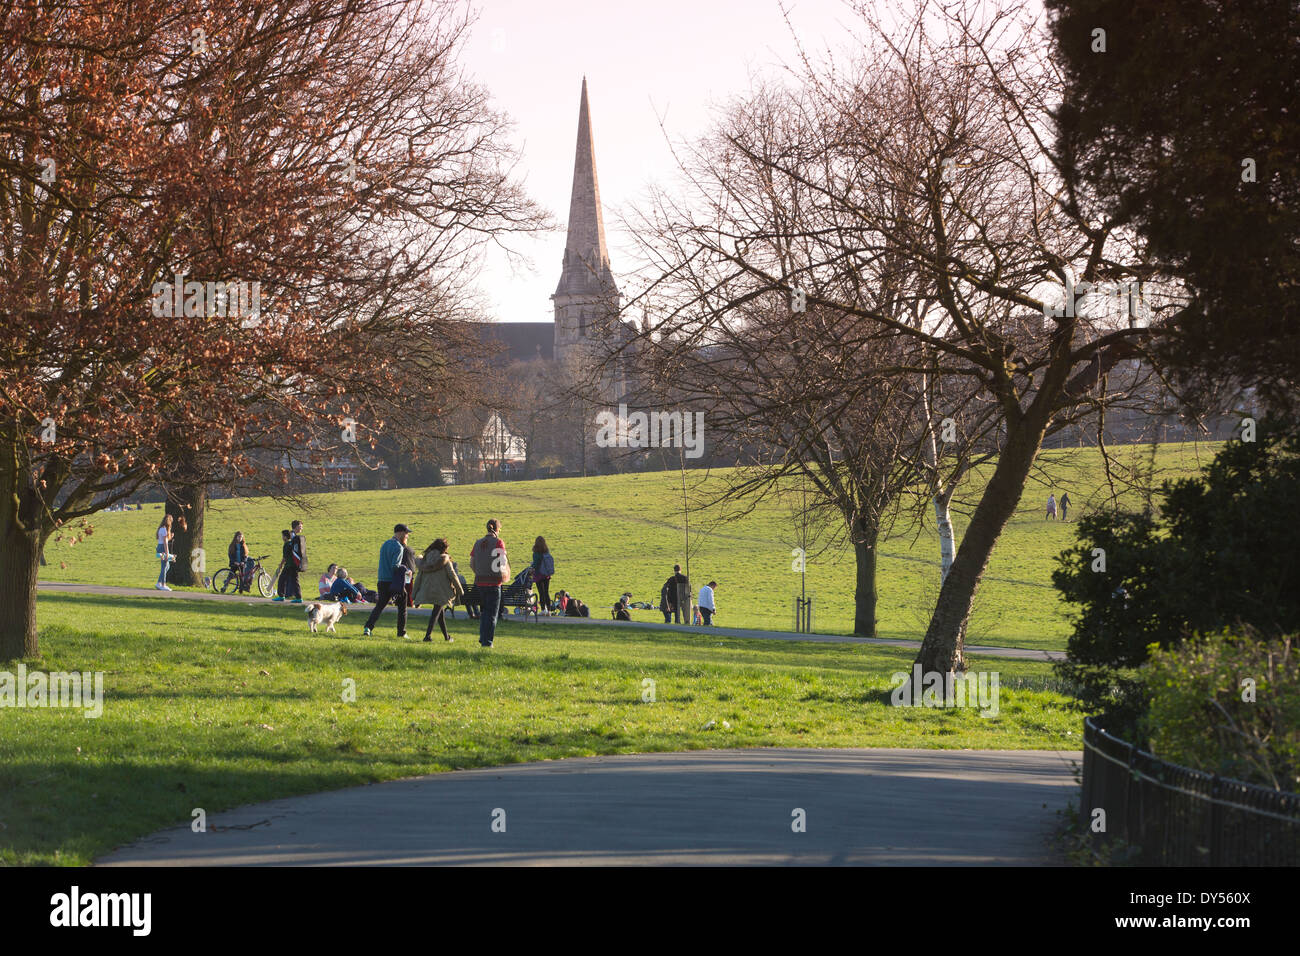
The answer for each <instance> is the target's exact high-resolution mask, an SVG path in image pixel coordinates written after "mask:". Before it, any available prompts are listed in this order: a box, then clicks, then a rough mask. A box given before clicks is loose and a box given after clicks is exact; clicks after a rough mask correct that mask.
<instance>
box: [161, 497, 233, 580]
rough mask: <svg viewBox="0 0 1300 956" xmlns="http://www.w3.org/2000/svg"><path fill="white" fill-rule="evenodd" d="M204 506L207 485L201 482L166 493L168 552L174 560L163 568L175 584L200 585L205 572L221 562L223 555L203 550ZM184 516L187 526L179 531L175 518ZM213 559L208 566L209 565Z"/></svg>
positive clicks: (212, 569)
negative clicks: (169, 524) (169, 527)
mask: <svg viewBox="0 0 1300 956" xmlns="http://www.w3.org/2000/svg"><path fill="white" fill-rule="evenodd" d="M207 506H208V488H207V485H204V484H193V485H183V486H181V487H179V488H175V489H173V490H171V491H169V492H168V493H167V504H166V506H165V507H166V509H167V513H168V514H169V515H172V518H173V520H172V533H173V534H174V535H175V537H174V538H173V539H172V554H174V555H176V563H175V564H173V565H172V566H171V568H170V569H169V570H168V571H167V583H168V584H173V585H177V586H179V587H195V588H201V587H203V577H204V575H205V574H212V573H213V572H214V571H215V570H216V569H217V568H218V567H222V566H224V565H225V557H226V556H225V555H224V554H222V555H213V556H212V561H209V560H208V555H207V553H206V552H205V551H204V549H203V519H204V517H205V515H206V512H207ZM181 515H184V516H185V523H186V525H187V526H188V527H187V529H186V530H184V531H182V530H181V528H180V522H179V521H177V520H176V518H178V517H180V516H181ZM213 562H216V564H214V565H213V566H212V567H211V568H209V567H208V565H209V564H212V563H213Z"/></svg>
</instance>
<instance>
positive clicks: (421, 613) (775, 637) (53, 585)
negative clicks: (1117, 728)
mask: <svg viewBox="0 0 1300 956" xmlns="http://www.w3.org/2000/svg"><path fill="white" fill-rule="evenodd" d="M40 589H41V590H42V591H63V592H67V593H70V594H108V595H119V596H121V597H146V598H159V599H170V600H178V599H180V600H196V601H235V602H239V603H243V604H270V603H271V602H270V601H269V600H268V599H267V598H263V597H247V596H244V595H236V594H216V593H214V592H212V591H171V592H166V591H158V590H156V589H154V588H125V587H114V586H111V585H103V584H67V583H63V582H59V581H41V582H40ZM384 613H385V614H390V613H391V614H396V613H397V609H396V608H394V607H391V606H390V607H387V608H385V609H384ZM408 613H409V614H410V616H411V617H413V618H414V617H427V616H428V614H429V612H428V611H427V610H424V609H422V608H414V609H412V610H411V611H409V612H408ZM510 619H511V620H515V619H516V618H515V617H514V616H513V615H512V616H511V618H510ZM537 623H538V624H540V625H543V626H545V625H556V624H558V625H566V626H567V625H578V626H583V627H617V628H640V629H642V630H648V631H685V632H687V633H692V634H704V635H709V636H718V637H752V638H759V639H763V640H772V641H809V642H812V643H816V644H880V645H882V646H885V647H907V648H911V649H913V650H915V649H918V648H920V646H921V642H920V641H903V640H893V639H891V638H884V637H849V636H847V635H839V634H796V633H794V632H793V631H763V630H757V629H755V628H741V627H690V626H687V625H684V624H656V623H654V622H652V621H606V620H601V619H599V618H590V617H543V618H539V619H538V621H537ZM965 651H966V654H967V655H971V656H980V657H1009V658H1018V659H1021V660H1027V661H1059V660H1064V659H1065V654H1064V653H1062V652H1060V651H1039V650H1029V649H1027V648H1023V647H985V646H981V645H977V644H967V645H966V647H965Z"/></svg>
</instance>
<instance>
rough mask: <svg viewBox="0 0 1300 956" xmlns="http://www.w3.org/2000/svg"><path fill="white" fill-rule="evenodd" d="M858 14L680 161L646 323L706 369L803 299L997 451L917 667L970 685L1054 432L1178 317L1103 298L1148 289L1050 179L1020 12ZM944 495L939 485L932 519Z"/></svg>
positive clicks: (916, 457)
mask: <svg viewBox="0 0 1300 956" xmlns="http://www.w3.org/2000/svg"><path fill="white" fill-rule="evenodd" d="M856 9H857V11H858V13H859V15H860V18H861V23H862V25H863V34H864V35H863V37H862V39H861V52H860V53H858V54H857V55H855V56H853V57H852V58H851V59H850V61H849V62H848V63H847V64H839V65H836V66H834V67H832V66H825V67H819V66H816V65H814V64H812V63H811V61H809V62H807V63H806V64H805V66H804V69H803V73H802V74H801V76H800V83H799V85H798V86H797V88H795V89H792V90H789V91H784V92H781V93H776V92H773V91H772V90H770V89H762V90H759V91H758V92H757V93H755V94H754V95H753V96H752V97H750V98H749V100H747V101H746V102H745V103H744V104H742V106H741V108H740V109H739V110H735V111H733V113H732V115H731V116H730V117H729V119H728V120H727V121H725V122H724V123H723V124H721V128H720V129H719V132H718V133H717V135H715V136H713V137H711V138H709V139H707V140H706V141H704V142H703V143H702V144H701V146H700V148H699V149H698V150H697V151H696V152H695V154H694V155H693V156H692V157H691V158H690V160H689V161H688V162H687V163H686V164H685V165H686V170H685V172H686V174H687V176H688V179H689V183H690V185H691V186H692V187H693V189H692V191H691V193H690V194H689V198H688V199H671V198H669V197H667V196H664V195H661V196H660V197H659V198H658V201H657V203H656V205H655V206H654V207H653V208H652V210H651V211H650V213H649V214H648V215H647V225H648V228H647V233H648V234H651V235H653V236H654V237H655V238H654V250H653V252H654V254H655V255H656V257H657V265H658V266H659V272H660V278H659V280H658V281H657V283H656V284H655V285H654V287H653V290H654V294H655V295H656V297H657V298H658V301H659V303H660V314H659V318H658V319H657V323H656V324H657V326H658V327H661V328H668V329H671V332H672V336H673V340H674V341H675V342H677V343H679V345H678V347H679V348H681V349H685V350H697V351H698V350H700V349H702V348H705V347H706V346H708V345H709V344H710V343H712V342H715V341H719V340H724V341H735V340H737V339H742V338H743V337H744V336H745V335H746V334H747V332H746V327H747V326H746V323H747V322H748V321H749V318H750V314H751V312H752V310H753V307H754V306H753V303H755V302H757V301H760V300H765V301H767V302H769V303H770V305H769V307H771V308H775V307H777V306H776V304H777V303H780V304H781V305H782V307H785V308H789V307H790V305H789V304H790V303H791V301H792V300H793V301H797V302H798V303H799V304H801V305H803V306H805V307H806V308H807V309H808V310H809V314H810V315H824V316H828V317H831V316H833V317H835V321H836V322H837V323H851V324H852V326H855V327H858V328H860V329H861V332H859V333H858V334H859V336H860V338H861V339H862V340H863V341H870V342H874V341H888V342H889V348H888V350H887V351H886V352H885V353H884V360H883V361H882V362H881V363H880V364H878V365H875V366H873V367H871V368H870V369H869V370H864V374H865V375H866V377H867V378H868V379H869V380H871V381H885V380H890V379H892V378H897V379H899V380H900V384H899V387H900V388H907V385H906V384H905V383H908V382H911V381H912V380H913V379H914V378H916V377H918V376H919V377H924V379H925V384H924V385H923V386H922V387H920V388H918V389H917V395H918V396H924V395H930V396H931V401H932V402H933V396H935V395H942V396H943V398H942V401H943V402H946V403H948V405H947V408H943V409H941V411H940V412H939V414H940V419H941V418H942V417H954V415H953V413H954V411H961V412H962V414H964V415H965V417H966V419H967V421H968V422H970V423H971V427H972V428H975V429H976V430H978V431H979V432H980V433H981V434H984V435H987V436H990V437H993V436H996V442H995V447H993V448H992V449H989V450H991V451H995V452H996V459H995V461H996V464H995V466H994V468H993V471H992V474H991V476H990V477H989V480H988V482H987V483H986V484H985V486H984V488H983V491H982V493H981V495H980V497H979V500H978V503H977V504H976V505H975V507H974V510H973V513H972V514H971V518H970V522H969V525H968V526H967V528H966V531H965V534H964V536H963V538H962V541H961V545H960V547H959V548H957V549H956V552H955V554H954V555H953V557H952V562H951V566H950V567H949V569H948V571H947V574H946V575H945V576H944V580H943V585H942V588H941V590H940V594H939V599H938V602H937V605H936V607H935V611H934V614H933V616H932V618H931V620H930V625H929V628H928V629H927V632H926V635H925V639H924V642H923V646H922V649H921V651H920V653H919V655H918V661H919V662H920V663H921V664H922V665H923V667H924V668H925V669H926V670H933V671H940V672H945V671H949V670H953V669H962V668H963V667H964V661H963V652H962V643H963V641H962V633H963V629H964V626H965V622H966V620H967V618H968V616H969V613H970V609H971V604H972V600H973V598H974V595H975V592H976V590H977V588H978V586H979V582H980V579H981V577H982V576H983V574H984V571H985V568H986V567H987V564H988V561H989V557H990V555H991V553H992V551H993V548H994V546H995V544H996V542H997V540H998V537H999V536H1000V534H1001V532H1002V529H1003V527H1004V526H1005V524H1006V522H1007V521H1008V520H1009V518H1010V517H1011V515H1012V514H1013V512H1014V510H1015V508H1016V506H1017V504H1018V502H1019V500H1020V498H1021V495H1022V493H1023V490H1024V487H1025V481H1026V478H1027V476H1028V475H1029V474H1030V472H1031V470H1032V468H1033V467H1034V464H1035V461H1036V459H1037V456H1038V453H1039V450H1040V449H1041V447H1042V443H1043V439H1044V437H1045V436H1046V435H1047V434H1049V433H1050V432H1051V431H1052V430H1054V429H1056V428H1059V427H1061V426H1062V424H1063V423H1064V422H1066V421H1070V420H1073V419H1075V418H1077V417H1079V416H1080V415H1082V414H1083V413H1085V412H1087V411H1089V410H1095V408H1096V407H1097V405H1098V403H1099V402H1102V401H1104V400H1105V394H1106V393H1105V391H1104V388H1103V385H1104V383H1105V382H1106V380H1107V378H1108V376H1109V374H1110V373H1111V372H1112V370H1113V369H1114V368H1115V366H1116V365H1117V363H1119V362H1120V361H1121V360H1123V359H1126V358H1132V357H1138V356H1140V355H1142V354H1143V353H1142V350H1143V348H1144V346H1145V345H1146V343H1148V342H1149V341H1150V339H1151V337H1152V336H1153V335H1155V334H1157V333H1158V329H1159V326H1160V324H1161V323H1162V322H1163V321H1164V320H1165V318H1166V317H1167V315H1168V314H1169V313H1171V312H1176V311H1177V309H1179V308H1180V307H1181V300H1180V297H1179V296H1178V295H1177V294H1176V292H1175V293H1174V294H1171V295H1168V296H1165V297H1160V298H1158V299H1156V300H1153V301H1150V302H1148V303H1147V307H1146V310H1145V312H1146V314H1147V316H1149V318H1148V319H1146V320H1139V316H1138V315H1137V314H1136V313H1135V312H1134V311H1133V310H1132V309H1127V310H1126V309H1124V308H1119V307H1118V301H1119V297H1118V296H1116V295H1106V294H1102V293H1106V292H1107V291H1109V290H1111V289H1115V288H1119V287H1120V285H1121V284H1122V283H1128V282H1131V281H1141V282H1149V281H1150V280H1152V279H1155V278H1158V275H1157V273H1156V272H1155V270H1154V269H1152V268H1150V267H1148V266H1147V264H1146V263H1145V259H1144V256H1143V249H1142V248H1141V246H1140V244H1138V243H1137V242H1136V241H1134V240H1133V239H1132V238H1131V237H1129V236H1126V235H1124V234H1122V233H1119V232H1117V231H1116V230H1115V229H1114V228H1113V224H1112V223H1110V222H1108V221H1105V220H1102V221H1092V220H1090V219H1089V218H1088V216H1087V215H1086V214H1085V212H1084V206H1085V203H1084V202H1083V200H1082V199H1081V197H1080V196H1079V195H1078V194H1077V193H1076V192H1074V191H1073V190H1072V189H1071V188H1069V187H1068V185H1067V184H1065V183H1064V182H1063V180H1062V178H1061V177H1060V175H1059V174H1058V172H1057V170H1058V167H1059V164H1058V163H1057V161H1056V160H1057V157H1055V156H1054V155H1053V153H1052V148H1051V135H1050V133H1051V128H1052V114H1051V104H1052V102H1053V97H1054V95H1055V93H1056V91H1057V90H1058V89H1059V87H1060V83H1059V76H1057V75H1056V72H1055V70H1054V68H1053V65H1052V63H1051V60H1050V56H1049V55H1048V54H1049V52H1050V44H1049V43H1048V42H1047V41H1046V38H1045V36H1044V35H1043V33H1042V31H1041V24H1039V23H1038V22H1036V21H1035V19H1034V16H1033V14H1032V13H1031V12H1030V11H1029V9H1028V7H1027V6H1025V5H1020V4H1014V3H1013V4H1002V5H988V4H979V5H977V4H973V3H972V4H964V3H956V4H946V5H943V6H939V5H928V4H921V5H920V6H919V7H917V8H904V7H902V6H900V7H898V8H897V9H895V8H893V7H892V6H891V7H889V8H887V9H886V10H884V11H879V12H878V8H877V7H875V6H873V7H870V8H869V7H868V6H867V5H866V4H858V5H857V6H856ZM1084 283H1089V284H1090V287H1085V286H1084V285H1083V284H1084ZM1085 288H1088V291H1087V292H1086V294H1082V293H1083V290H1084V289H1085ZM1062 290H1064V291H1062ZM800 335H802V336H805V337H809V338H812V333H811V331H810V330H807V329H805V330H802V331H801V332H800ZM936 413H937V412H936V409H935V408H934V407H933V406H932V407H931V408H930V409H929V410H928V412H926V413H924V414H923V416H922V417H923V418H924V419H925V420H926V421H929V422H930V423H931V424H932V425H933V424H935V416H936ZM923 448H924V446H922V445H918V446H917V448H916V450H914V451H913V452H912V453H911V455H910V456H909V457H910V460H911V461H912V462H913V463H914V464H919V463H921V462H923V461H924V460H925V458H924V452H923ZM972 448H978V444H977V443H973V444H972ZM918 453H919V454H918ZM939 460H940V459H939V457H938V456H937V455H936V454H934V452H933V451H932V452H931V453H930V454H929V461H930V467H931V469H933V468H934V467H935V465H936V464H937V463H938V461H939ZM950 484H951V483H950V482H945V481H944V480H942V478H941V476H939V475H937V474H935V475H934V476H933V477H932V479H931V481H930V493H931V495H932V496H933V497H935V498H937V499H939V503H940V505H942V504H943V503H944V500H945V498H946V496H948V495H950V494H951V488H950V487H949V485H950Z"/></svg>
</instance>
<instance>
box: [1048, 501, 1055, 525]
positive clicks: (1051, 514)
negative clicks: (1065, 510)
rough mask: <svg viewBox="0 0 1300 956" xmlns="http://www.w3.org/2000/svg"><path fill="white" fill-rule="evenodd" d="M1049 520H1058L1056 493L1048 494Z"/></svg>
mask: <svg viewBox="0 0 1300 956" xmlns="http://www.w3.org/2000/svg"><path fill="white" fill-rule="evenodd" d="M1047 520H1048V521H1055V520H1056V495H1048V496H1047Z"/></svg>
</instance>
